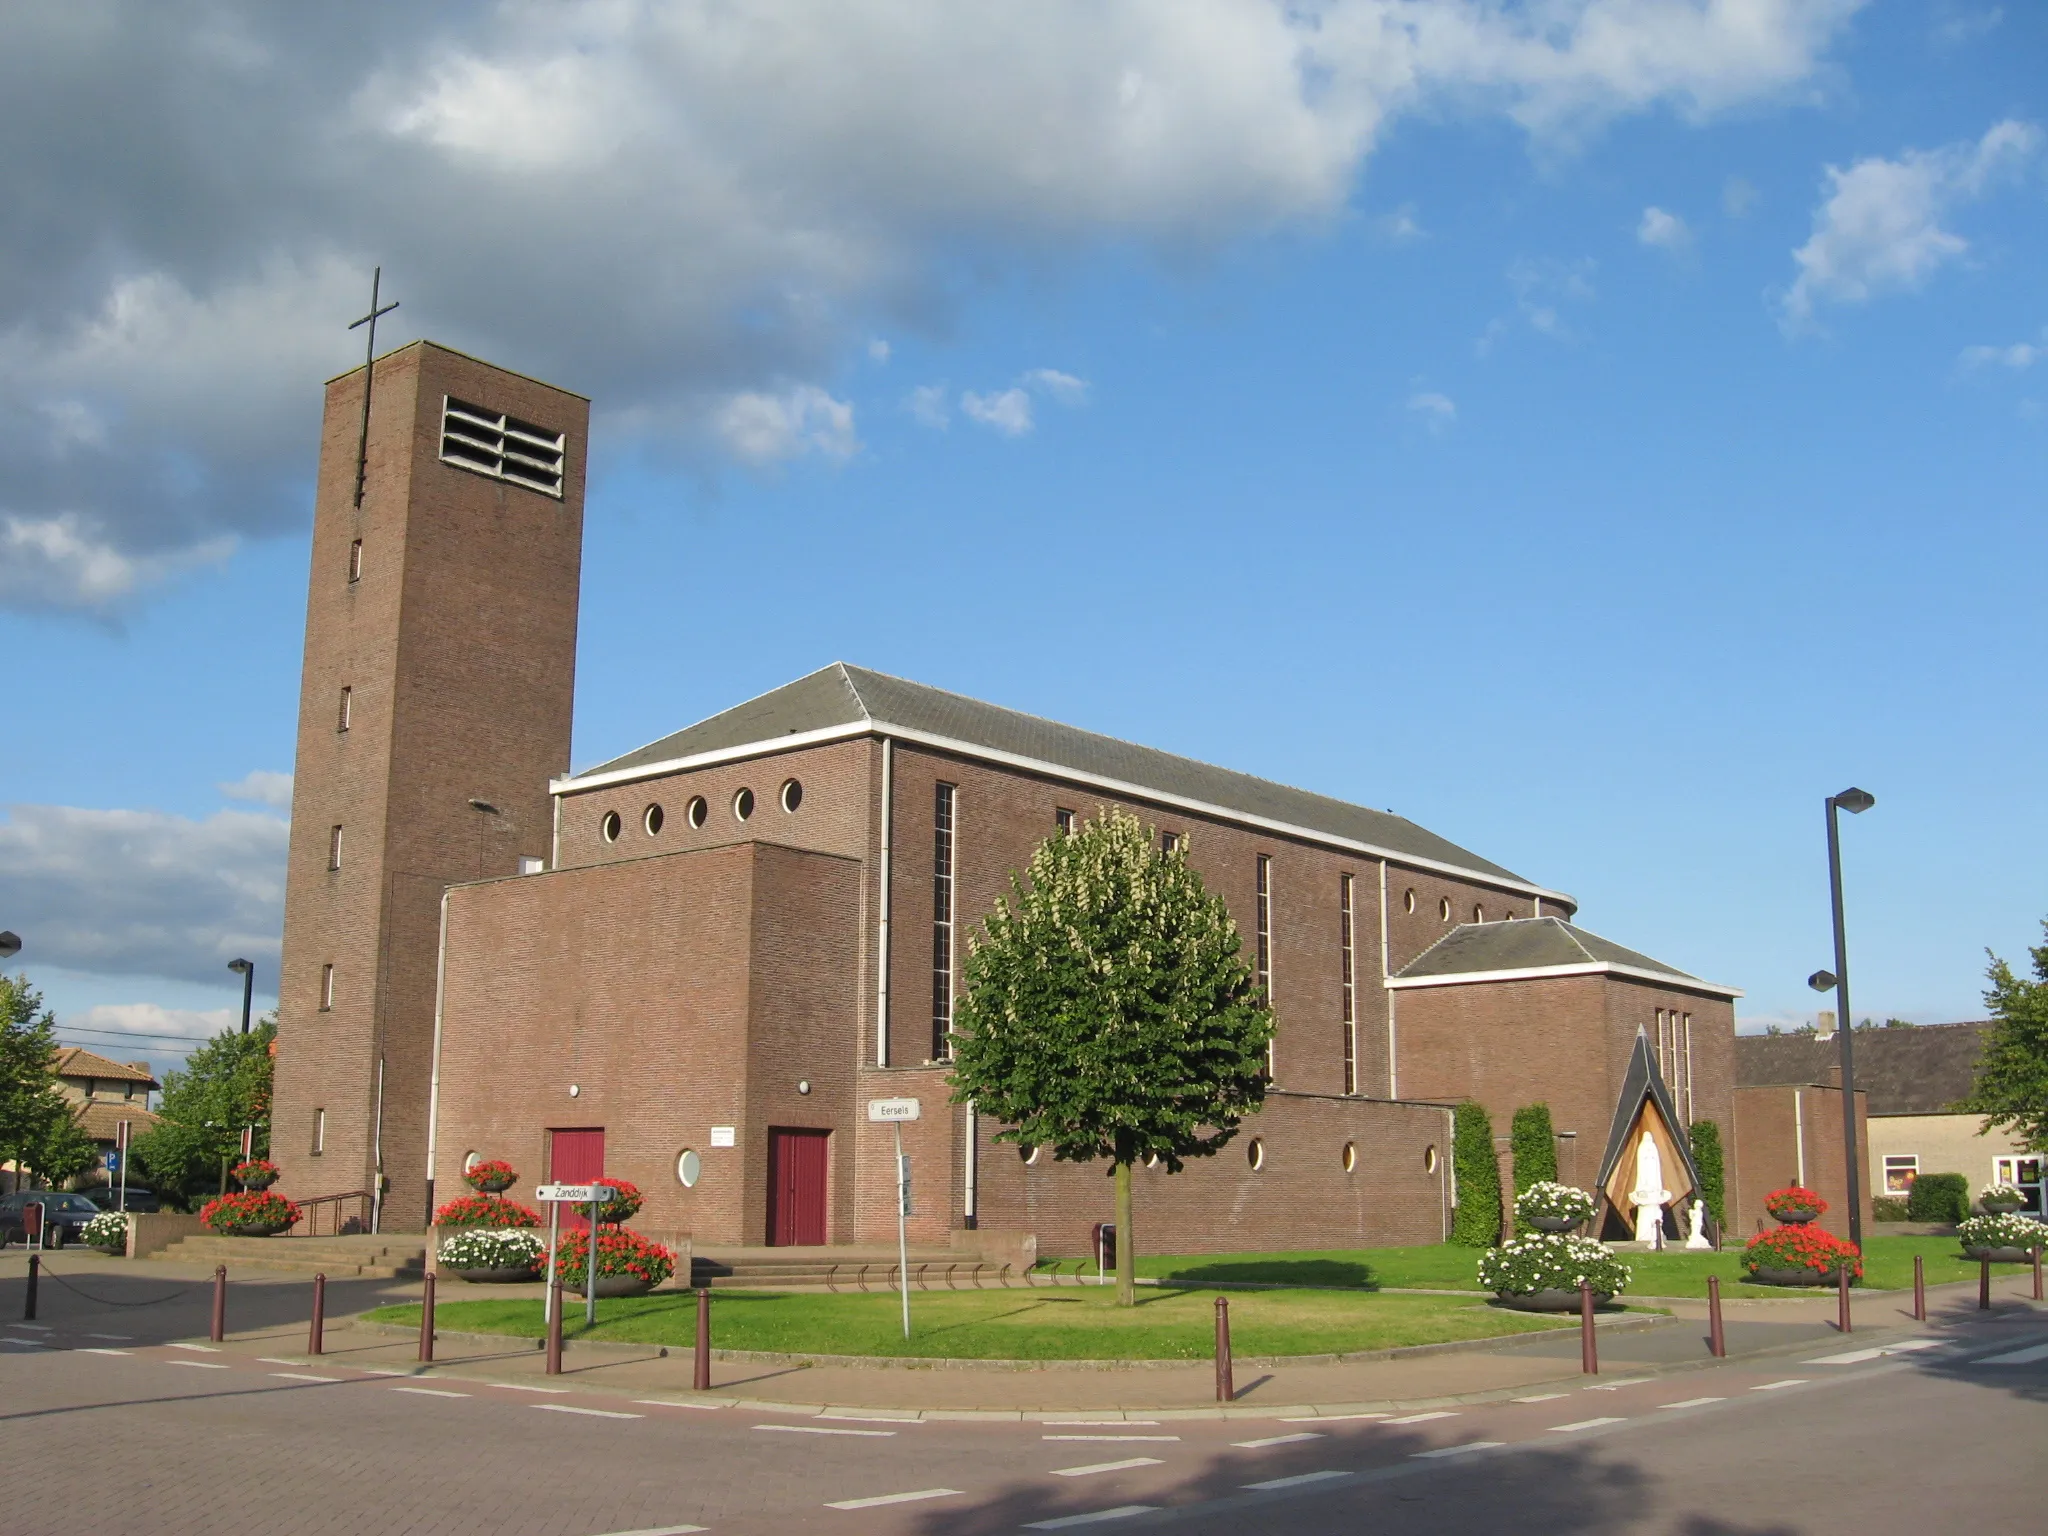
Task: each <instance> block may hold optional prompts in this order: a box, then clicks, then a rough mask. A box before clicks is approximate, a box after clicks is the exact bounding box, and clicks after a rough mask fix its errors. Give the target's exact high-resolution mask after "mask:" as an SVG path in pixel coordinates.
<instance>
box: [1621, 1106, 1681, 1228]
mask: <svg viewBox="0 0 2048 1536" xmlns="http://www.w3.org/2000/svg"><path fill="white" fill-rule="evenodd" d="M1628 1198H1629V1202H1630V1204H1632V1205H1634V1206H1635V1208H1636V1241H1637V1242H1639V1243H1648V1244H1649V1245H1650V1246H1651V1247H1652V1248H1662V1247H1663V1246H1664V1205H1665V1202H1667V1201H1668V1200H1670V1198H1671V1191H1670V1190H1668V1189H1666V1188H1665V1187H1664V1155H1663V1154H1662V1153H1661V1152H1659V1151H1658V1150H1657V1141H1656V1138H1655V1137H1653V1136H1652V1135H1651V1134H1650V1133H1649V1132H1648V1131H1644V1132H1643V1135H1642V1139H1641V1140H1640V1141H1638V1142H1637V1143H1636V1187H1635V1189H1634V1190H1633V1191H1631V1192H1630V1194H1629V1197H1628Z"/></svg>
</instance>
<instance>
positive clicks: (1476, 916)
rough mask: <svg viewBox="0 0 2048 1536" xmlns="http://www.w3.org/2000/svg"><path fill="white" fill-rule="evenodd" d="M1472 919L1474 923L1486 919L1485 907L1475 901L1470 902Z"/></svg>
mask: <svg viewBox="0 0 2048 1536" xmlns="http://www.w3.org/2000/svg"><path fill="white" fill-rule="evenodd" d="M1472 921H1473V922H1475V923H1483V922H1485V921H1486V908H1484V907H1482V906H1481V905H1479V903H1478V902H1476V901H1475V902H1473V903H1472Z"/></svg>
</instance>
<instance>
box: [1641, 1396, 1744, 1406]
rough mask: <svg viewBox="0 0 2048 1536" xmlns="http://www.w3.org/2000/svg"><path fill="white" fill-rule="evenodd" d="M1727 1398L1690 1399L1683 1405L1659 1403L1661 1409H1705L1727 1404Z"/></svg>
mask: <svg viewBox="0 0 2048 1536" xmlns="http://www.w3.org/2000/svg"><path fill="white" fill-rule="evenodd" d="M1727 1401H1728V1399H1727V1398H1725V1397H1688V1398H1687V1399H1686V1400H1685V1401H1684V1402H1682V1403H1659V1404H1658V1405H1657V1406H1658V1407H1659V1408H1704V1407H1706V1406H1707V1404H1709V1403H1725V1402H1727Z"/></svg>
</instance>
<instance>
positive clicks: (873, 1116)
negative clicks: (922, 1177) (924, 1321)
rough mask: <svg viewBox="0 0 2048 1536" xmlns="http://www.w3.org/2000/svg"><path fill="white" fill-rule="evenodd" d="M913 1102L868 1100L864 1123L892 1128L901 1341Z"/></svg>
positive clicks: (906, 1322) (906, 1323)
mask: <svg viewBox="0 0 2048 1536" xmlns="http://www.w3.org/2000/svg"><path fill="white" fill-rule="evenodd" d="M920 1111H921V1106H920V1105H919V1103H918V1101H917V1100H916V1099H869V1100H868V1119H869V1120H871V1121H873V1122H874V1123H875V1124H877V1125H893V1126H894V1127H895V1128H896V1275H897V1278H898V1279H899V1280H900V1281H901V1282H902V1285H903V1337H904V1338H906V1339H907V1338H909V1337H910V1239H909V1237H908V1236H907V1235H906V1229H905V1227H904V1225H903V1222H904V1218H905V1217H907V1216H909V1215H910V1213H911V1212H910V1159H909V1158H907V1157H905V1156H904V1155H903V1122H904V1121H906V1120H915V1119H918V1118H919V1115H920Z"/></svg>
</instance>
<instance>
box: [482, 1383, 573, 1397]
mask: <svg viewBox="0 0 2048 1536" xmlns="http://www.w3.org/2000/svg"><path fill="white" fill-rule="evenodd" d="M491 1385H492V1386H494V1387H503V1388H504V1389H505V1390H506V1391H507V1392H546V1393H550V1394H552V1395H553V1396H555V1397H562V1396H565V1395H566V1394H567V1393H568V1391H569V1389H568V1388H567V1387H529V1386H527V1385H526V1384H525V1383H524V1382H518V1381H494V1382H492V1383H491Z"/></svg>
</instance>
